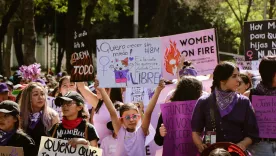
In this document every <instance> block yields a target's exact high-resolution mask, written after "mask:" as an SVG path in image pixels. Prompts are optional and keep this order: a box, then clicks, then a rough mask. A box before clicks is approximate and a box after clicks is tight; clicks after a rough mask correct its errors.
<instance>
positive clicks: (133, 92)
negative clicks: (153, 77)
mask: <svg viewBox="0 0 276 156" xmlns="http://www.w3.org/2000/svg"><path fill="white" fill-rule="evenodd" d="M149 98H150V95H149V93H148V89H147V88H143V87H131V88H126V95H125V100H124V102H125V103H129V102H143V104H144V106H147V105H148V103H149Z"/></svg>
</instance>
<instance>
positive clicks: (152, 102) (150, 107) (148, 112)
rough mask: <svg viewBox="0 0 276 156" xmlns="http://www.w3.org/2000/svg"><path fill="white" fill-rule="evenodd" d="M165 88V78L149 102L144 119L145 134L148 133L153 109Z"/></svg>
mask: <svg viewBox="0 0 276 156" xmlns="http://www.w3.org/2000/svg"><path fill="white" fill-rule="evenodd" d="M164 88H165V83H164V80H160V82H159V85H158V87H157V88H156V89H155V91H154V95H153V96H152V98H151V100H150V102H149V104H148V107H147V110H146V112H145V115H144V119H143V121H142V129H143V131H144V134H145V135H147V134H148V129H149V125H150V120H151V114H152V112H153V109H154V107H155V105H156V102H157V100H158V97H159V95H160V93H161V91H162V89H164Z"/></svg>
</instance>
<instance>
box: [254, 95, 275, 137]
mask: <svg viewBox="0 0 276 156" xmlns="http://www.w3.org/2000/svg"><path fill="white" fill-rule="evenodd" d="M252 105H253V107H254V110H255V115H256V118H257V123H258V126H259V137H260V138H276V117H275V113H276V96H255V95H253V96H252Z"/></svg>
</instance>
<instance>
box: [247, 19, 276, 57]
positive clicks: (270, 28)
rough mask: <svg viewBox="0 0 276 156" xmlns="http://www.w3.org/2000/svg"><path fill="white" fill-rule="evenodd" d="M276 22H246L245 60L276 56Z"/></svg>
mask: <svg viewBox="0 0 276 156" xmlns="http://www.w3.org/2000/svg"><path fill="white" fill-rule="evenodd" d="M275 39H276V20H268V21H254V22H244V51H245V60H246V61H252V60H259V59H261V58H262V57H264V56H269V55H276V40H275Z"/></svg>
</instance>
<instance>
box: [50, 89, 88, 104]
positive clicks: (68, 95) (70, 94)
mask: <svg viewBox="0 0 276 156" xmlns="http://www.w3.org/2000/svg"><path fill="white" fill-rule="evenodd" d="M73 100H74V101H76V102H77V103H78V104H80V103H81V104H84V99H83V97H82V96H81V95H80V94H79V93H78V92H76V91H70V92H68V93H66V94H65V95H64V96H58V97H57V98H56V99H55V105H56V106H58V107H60V106H61V105H62V102H63V101H73Z"/></svg>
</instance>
